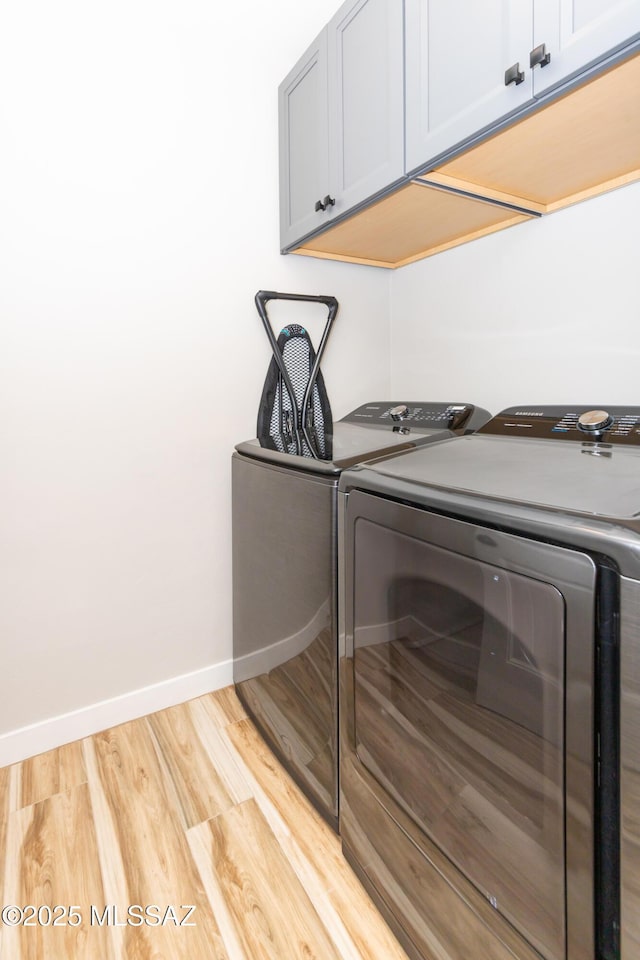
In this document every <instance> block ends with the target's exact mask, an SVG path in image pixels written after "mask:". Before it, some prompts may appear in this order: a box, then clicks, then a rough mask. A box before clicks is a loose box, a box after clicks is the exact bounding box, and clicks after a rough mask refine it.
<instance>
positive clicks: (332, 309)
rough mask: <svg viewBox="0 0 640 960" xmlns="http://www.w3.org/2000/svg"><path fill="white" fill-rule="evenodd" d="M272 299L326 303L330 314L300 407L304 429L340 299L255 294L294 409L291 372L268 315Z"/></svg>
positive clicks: (272, 292)
mask: <svg viewBox="0 0 640 960" xmlns="http://www.w3.org/2000/svg"><path fill="white" fill-rule="evenodd" d="M270 300H297V301H302V302H304V303H324V305H325V306H326V307H327V310H328V311H329V315H328V316H327V322H326V324H325V327H324V331H323V333H322V337H321V339H320V344H319V346H318V349H317V351H316V359H315V362H314V364H313V368H312V370H311V373H310V374H309V380H308V381H307V386H306V389H305V391H304V397H303V398H302V407H301V409H300V421H301V422H300V423H299V424H296V426H297V427H298V428H300V427H302V428H303V429H304V428H305V427H306V424H307V410H308V408H309V401H310V399H311V396H312V394H313V388H314V386H315V383H316V380H317V377H318V372H319V370H320V360H321V358H322V354H323V353H324V350H325V347H326V345H327V339H328V337H329V333H330V331H331V327H332V326H333V321H334V320H335V318H336V314H337V312H338V301H337V300H336V298H335V297H324V296H311V295H307V294H303V293H276V292H275V291H274V290H258V292H257V293H256V296H255V302H256V307H257V310H258V313H259V314H260V319H261V320H262V323H263V324H264V328H265V330H266V332H267V337H268V338H269V343H270V344H271V350H272V351H273V355H274V357H275V360H276V363H277V364H278V369H279V370H280V373H281V375H282V379H283V380H284V384H285V386H286V388H287V392H288V394H289V399H290V400H291V408H292V410H293V409H294V408H296V407H297V404H296V395H295V392H294V390H293V385H292V383H291V379H290V377H289V373H288V371H287V368H286V366H285V364H284V361H283V359H282V354H281V353H280V351H279V350H278V343H277V341H276V338H275V335H274V332H273V327H272V326H271V321H270V320H269V317H268V315H267V303H268V302H269V301H270Z"/></svg>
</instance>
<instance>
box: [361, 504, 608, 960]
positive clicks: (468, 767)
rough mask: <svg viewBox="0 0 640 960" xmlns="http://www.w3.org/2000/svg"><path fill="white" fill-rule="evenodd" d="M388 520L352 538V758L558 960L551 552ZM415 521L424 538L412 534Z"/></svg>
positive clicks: (406, 514)
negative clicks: (546, 556) (548, 556)
mask: <svg viewBox="0 0 640 960" xmlns="http://www.w3.org/2000/svg"><path fill="white" fill-rule="evenodd" d="M381 503H384V501H378V504H381ZM390 509H391V510H392V512H395V516H396V520H395V521H394V520H392V518H391V517H389V518H388V521H389V522H374V520H373V519H367V518H366V517H363V516H360V517H359V518H358V520H357V522H356V523H355V528H354V538H355V539H354V544H353V546H354V561H355V562H354V567H353V569H354V584H353V586H354V594H353V603H354V607H353V613H354V617H353V677H354V686H353V690H354V702H353V710H354V731H355V749H356V753H357V756H358V759H359V761H360V762H361V763H362V764H363V765H364V766H365V767H366V768H367V769H368V770H369V772H370V773H371V774H372V775H373V777H374V778H375V779H376V780H377V782H378V783H379V785H380V787H381V788H382V789H383V791H384V793H386V794H387V795H388V796H390V797H392V798H393V800H394V801H395V802H396V803H397V804H398V805H399V806H400V807H401V809H402V810H403V811H404V812H405V814H407V815H408V816H409V817H410V818H411V819H412V820H413V821H414V823H416V824H417V825H418V826H419V827H420V829H421V830H422V831H424V833H426V834H427V835H428V837H429V838H430V839H431V840H432V841H433V842H434V843H435V844H436V845H437V846H438V847H439V848H440V850H442V851H443V852H444V853H445V854H446V855H447V856H448V857H449V858H450V860H452V861H453V863H454V864H455V865H456V866H457V867H458V869H459V870H460V871H461V872H462V873H463V874H464V875H465V876H466V877H467V879H468V880H470V881H471V882H472V883H473V884H474V885H475V886H476V887H477V888H478V889H479V890H480V891H481V892H482V893H483V894H484V895H485V896H486V897H487V898H488V899H489V900H490V901H491V903H492V904H493V905H494V907H495V908H496V909H497V910H498V911H499V912H500V913H501V914H502V915H503V916H504V917H505V918H506V919H508V920H509V921H510V922H511V923H512V924H513V925H514V926H515V927H516V928H518V929H519V930H520V932H521V933H522V934H523V935H524V936H525V937H526V939H527V940H528V941H529V942H530V943H531V944H532V945H533V946H534V947H535V948H536V949H537V950H539V951H540V953H541V954H542V955H543V956H544V957H546V958H548V960H561V958H564V957H565V955H566V910H567V899H566V893H565V883H566V863H565V844H566V836H565V797H564V778H565V726H564V717H565V689H566V678H565V654H566V626H565V624H566V619H567V604H566V598H565V595H564V592H563V589H562V586H560V587H559V586H558V585H557V584H556V583H553V582H549V580H548V579H547V578H548V576H549V572H550V569H549V566H548V565H547V564H546V563H545V560H544V556H542V555H540V554H539V552H538V551H539V550H540V549H541V550H543V552H544V550H545V549H546V550H547V551H550V550H553V549H555V548H551V547H549V546H548V545H546V544H544V545H542V544H535V543H533V544H532V543H530V542H527V541H524V540H521V539H519V538H515V537H509V536H507V535H504V534H499V533H494V532H493V531H488V530H483V528H481V527H474V526H471V525H468V524H461V523H460V522H458V521H455V520H447V519H445V518H442V517H432V518H431V520H429V514H425V513H424V512H423V511H418V510H415V509H413V508H409V507H402V506H399V505H397V504H395V505H393V506H392V507H391V508H390ZM414 515H415V516H414ZM415 517H417V518H418V519H419V520H420V522H421V524H422V526H423V527H424V526H425V525H427V526H429V524H431V525H432V526H433V536H431V537H430V538H429V539H426V538H424V537H420V536H418V535H417V534H416V533H415V532H413V531H416V530H417V529H419V525H418V524H417V521H416V519H415ZM447 525H449V526H447ZM403 527H404V528H405V530H404V531H403V530H402V528H403ZM461 530H462V532H463V533H464V536H462V537H461V536H460V531H461ZM409 531H412V532H409ZM448 533H450V534H451V536H450V538H449V536H448ZM448 539H450V545H449V546H448V545H447V541H448ZM565 552H566V551H565ZM589 563H590V561H589ZM545 567H546V569H545ZM584 639H585V641H586V643H587V651H586V653H587V656H589V655H590V651H589V644H590V639H589V637H588V636H587V637H585V638H584Z"/></svg>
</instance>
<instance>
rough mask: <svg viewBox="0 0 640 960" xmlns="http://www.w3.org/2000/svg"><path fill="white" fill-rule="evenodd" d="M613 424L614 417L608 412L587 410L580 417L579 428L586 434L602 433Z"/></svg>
mask: <svg viewBox="0 0 640 960" xmlns="http://www.w3.org/2000/svg"><path fill="white" fill-rule="evenodd" d="M612 424H613V417H612V416H611V414H609V413H607V411H606V410H587V411H586V412H585V413H581V414H580V416H579V417H578V427H579V428H580V430H584V432H585V433H601V432H602V431H603V430H608V429H609V427H610V426H612Z"/></svg>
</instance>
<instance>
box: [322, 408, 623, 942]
mask: <svg viewBox="0 0 640 960" xmlns="http://www.w3.org/2000/svg"><path fill="white" fill-rule="evenodd" d="M339 488H340V492H339V499H340V504H339V543H340V546H341V549H342V550H343V552H344V578H343V584H342V589H343V590H344V594H343V596H342V598H341V603H340V609H341V629H340V637H341V641H340V717H341V730H340V738H341V766H340V776H341V796H340V832H341V836H342V843H343V849H344V851H345V854H346V855H347V857H348V859H349V860H350V862H351V863H352V864H353V866H354V867H355V869H356V871H357V872H358V874H359V875H360V877H361V879H362V880H363V882H364V884H365V885H366V887H367V888H368V889H369V891H370V892H371V894H372V895H373V897H374V899H375V900H376V902H377V903H378V905H379V906H380V908H381V910H382V912H383V913H384V914H385V915H386V917H387V919H388V920H389V922H390V924H391V925H392V927H393V928H394V930H395V931H396V933H397V935H398V937H399V939H400V940H401V942H402V944H403V946H404V947H405V949H406V951H407V952H408V954H409V955H410V956H411V957H415V958H421V960H422V958H424V960H426V958H431V957H433V956H438V957H446V958H450V960H462V958H466V957H469V956H476V957H482V958H483V960H487V958H491V960H498V958H500V960H507V958H509V960H513V958H514V957H515V958H517V960H533V958H534V957H537V958H539V957H544V958H545V960H594V958H597V960H616V958H617V960H620V958H621V960H636V958H637V957H638V956H640V816H639V814H638V811H639V809H640V407H609V408H608V409H606V410H603V409H602V408H601V406H600V405H598V406H597V407H595V408H594V407H589V406H585V407H578V406H566V407H564V406H563V407H550V406H521V407H512V408H509V409H507V410H505V411H503V412H502V413H501V414H499V415H498V416H497V417H495V418H494V419H493V420H491V421H490V422H489V423H487V424H486V425H485V426H483V427H482V428H481V429H480V430H479V431H478V432H477V433H476V434H474V435H473V436H468V437H462V438H459V439H456V440H453V441H445V442H444V443H442V444H438V445H437V446H435V447H433V448H432V449H430V450H428V451H427V450H420V449H418V450H415V451H413V452H411V453H408V454H406V455H401V456H399V457H397V458H395V459H394V460H391V461H388V462H384V463H379V464H373V465H368V466H363V467H359V468H354V469H351V470H348V471H345V472H344V473H343V474H342V477H341V479H340V485H339Z"/></svg>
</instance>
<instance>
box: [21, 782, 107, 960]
mask: <svg viewBox="0 0 640 960" xmlns="http://www.w3.org/2000/svg"><path fill="white" fill-rule="evenodd" d="M3 897H4V902H5V903H6V904H16V905H17V906H20V907H24V906H25V905H27V904H32V905H34V906H40V905H42V906H44V907H45V908H47V907H48V908H51V909H53V908H54V907H55V906H56V905H60V906H67V905H74V906H75V907H76V908H77V910H78V913H79V916H80V918H81V922H80V923H78V924H77V925H75V918H74V920H72V921H71V924H73V925H71V924H69V923H63V924H62V925H60V926H54V925H51V924H50V920H49V916H48V915H47V913H46V911H45V912H44V913H43V914H42V915H40V916H34V917H33V926H31V925H30V926H19V927H5V928H4V930H3V940H2V957H3V960H4V957H6V958H7V960H9V958H11V960H60V958H61V957H64V958H67V957H69V958H73V960H108V957H109V953H108V945H107V937H108V931H106V930H104V929H102V928H100V927H97V926H92V925H91V922H90V917H91V915H90V907H91V904H101V903H104V890H103V885H102V878H101V876H100V870H99V865H98V857H97V850H96V838H95V834H94V830H93V823H92V815H91V803H90V798H89V790H88V787H87V785H86V784H82V785H80V786H78V787H75V788H74V789H72V790H69V791H67V792H65V793H57V794H55V795H54V796H51V797H49V798H48V799H46V800H42V801H40V802H39V803H36V804H33V805H32V806H30V807H24V808H22V809H20V810H17V811H14V812H12V813H11V814H10V815H9V822H8V827H7V852H6V870H5V883H4V891H3ZM54 917H55V913H54ZM62 917H63V915H62V914H60V913H59V914H58V918H59V919H62ZM64 919H65V920H68V919H69V916H68V915H67V916H66V917H64Z"/></svg>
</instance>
